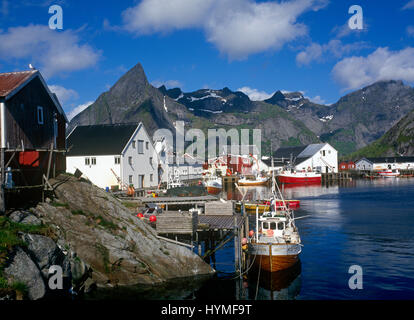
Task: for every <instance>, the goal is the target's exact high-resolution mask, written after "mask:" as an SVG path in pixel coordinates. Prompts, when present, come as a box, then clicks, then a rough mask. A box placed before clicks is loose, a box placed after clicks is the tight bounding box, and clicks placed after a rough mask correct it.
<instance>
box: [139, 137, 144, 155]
mask: <svg viewBox="0 0 414 320" xmlns="http://www.w3.org/2000/svg"><path fill="white" fill-rule="evenodd" d="M138 153H139V154H143V153H144V141H143V140H138Z"/></svg>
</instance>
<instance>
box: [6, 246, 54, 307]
mask: <svg viewBox="0 0 414 320" xmlns="http://www.w3.org/2000/svg"><path fill="white" fill-rule="evenodd" d="M4 274H5V276H6V277H7V278H8V279H10V280H11V281H13V282H20V283H23V284H24V285H26V287H27V294H28V298H29V299H30V300H37V299H40V298H43V297H44V296H45V294H46V286H45V282H44V280H43V277H42V274H41V272H40V270H39V268H38V267H37V265H36V264H35V263H34V262H33V261H32V259H30V257H29V255H28V254H27V253H26V252H24V251H23V249H21V248H17V249H16V251H15V252H14V253H13V254H12V257H11V262H10V264H9V265H8V266H7V268H5V269H4Z"/></svg>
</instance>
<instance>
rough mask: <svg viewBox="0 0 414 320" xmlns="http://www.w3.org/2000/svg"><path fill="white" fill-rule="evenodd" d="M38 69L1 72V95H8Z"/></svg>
mask: <svg viewBox="0 0 414 320" xmlns="http://www.w3.org/2000/svg"><path fill="white" fill-rule="evenodd" d="M36 72H38V71H37V70H30V71H20V72H8V73H0V97H7V96H8V95H9V94H10V93H12V92H13V91H14V90H15V89H17V88H19V87H20V86H21V85H22V84H24V83H25V82H26V81H27V80H28V79H29V78H30V77H31V76H32V75H33V74H35V73H36Z"/></svg>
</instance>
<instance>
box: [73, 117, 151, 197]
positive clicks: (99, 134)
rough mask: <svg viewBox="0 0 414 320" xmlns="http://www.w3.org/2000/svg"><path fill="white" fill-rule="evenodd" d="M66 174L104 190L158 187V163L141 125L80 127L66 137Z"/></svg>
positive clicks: (149, 140) (148, 138)
mask: <svg viewBox="0 0 414 320" xmlns="http://www.w3.org/2000/svg"><path fill="white" fill-rule="evenodd" d="M67 147H68V153H67V157H66V160H67V171H68V172H70V173H73V174H74V173H75V172H76V170H77V169H78V170H79V171H81V172H82V173H83V175H84V176H86V177H87V178H88V179H89V180H90V181H91V182H93V183H94V184H95V185H97V186H98V187H101V188H112V189H116V188H122V189H125V188H127V187H129V186H131V185H132V186H133V187H134V188H146V187H156V186H157V185H158V184H159V172H158V171H159V161H158V154H157V152H156V151H155V148H154V145H153V143H152V139H151V138H150V137H149V135H148V133H147V130H146V129H145V127H144V125H143V124H142V123H139V124H100V125H90V126H77V127H75V129H73V131H72V132H71V133H70V134H69V136H68V137H67Z"/></svg>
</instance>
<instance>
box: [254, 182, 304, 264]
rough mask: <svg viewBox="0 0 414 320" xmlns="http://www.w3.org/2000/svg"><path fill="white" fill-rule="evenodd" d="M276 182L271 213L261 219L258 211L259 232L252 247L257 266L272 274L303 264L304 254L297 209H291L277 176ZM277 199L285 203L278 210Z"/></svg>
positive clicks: (257, 226) (265, 214)
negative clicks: (296, 221) (296, 220)
mask: <svg viewBox="0 0 414 320" xmlns="http://www.w3.org/2000/svg"><path fill="white" fill-rule="evenodd" d="M272 181H273V188H272V189H273V190H272V191H273V198H272V203H271V210H270V211H266V212H264V213H263V214H262V215H261V216H260V217H259V211H258V209H257V210H256V232H255V235H254V237H252V238H251V239H250V241H249V245H248V248H249V253H250V254H251V255H252V256H253V259H254V264H255V265H256V266H257V267H259V268H260V269H262V270H265V271H268V272H274V271H280V270H284V269H287V268H290V267H292V266H294V265H295V264H296V263H297V262H298V261H299V254H300V253H301V251H302V244H301V239H300V235H299V231H298V229H297V227H296V225H295V217H294V213H293V210H291V209H289V208H288V207H287V205H286V203H285V200H284V198H283V195H282V193H281V192H280V189H279V186H278V185H277V183H276V180H275V178H274V176H273V179H272ZM277 199H278V200H281V201H282V203H283V205H282V207H277V205H276V203H277ZM296 219H298V218H296Z"/></svg>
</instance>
